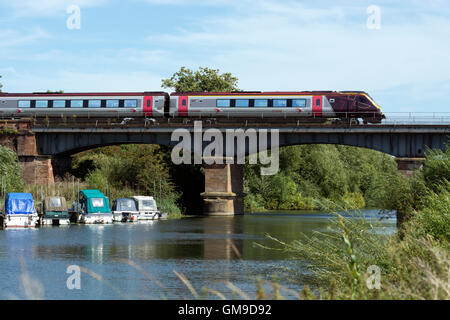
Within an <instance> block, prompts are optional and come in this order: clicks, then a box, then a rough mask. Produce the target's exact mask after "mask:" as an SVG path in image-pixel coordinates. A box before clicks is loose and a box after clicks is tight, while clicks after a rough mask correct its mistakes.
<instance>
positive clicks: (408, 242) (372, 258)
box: [272, 190, 450, 299]
mask: <svg viewBox="0 0 450 320" xmlns="http://www.w3.org/2000/svg"><path fill="white" fill-rule="evenodd" d="M424 201H425V203H426V204H427V205H426V208H425V209H423V210H422V211H418V212H415V213H414V214H413V216H412V217H411V219H410V220H409V221H408V222H406V223H405V225H404V230H403V231H404V232H402V234H401V236H400V235H398V234H396V235H393V236H389V235H386V234H385V233H380V232H379V228H380V226H377V224H376V223H372V222H370V221H369V220H366V219H364V218H363V217H361V216H358V215H356V216H355V215H354V216H353V217H351V218H348V217H343V216H341V215H336V216H335V217H334V218H333V219H332V225H331V227H330V230H328V231H329V232H327V233H322V232H315V233H314V236H312V237H307V236H302V237H301V238H300V239H299V240H296V241H293V242H292V243H284V242H282V241H280V240H277V239H274V238H272V239H273V240H274V241H275V242H276V243H278V244H280V245H281V248H282V250H285V251H287V252H289V253H290V254H291V255H292V256H293V257H294V258H295V259H299V260H301V261H308V262H309V265H308V267H309V269H310V270H311V271H312V272H313V275H314V276H313V286H314V288H315V290H314V293H313V294H311V295H309V298H320V299H450V287H449V285H450V284H449V277H450V255H449V252H450V246H449V243H450V242H449V240H450V237H449V234H450V233H449V231H450V220H449V219H450V192H449V191H448V190H447V191H442V192H441V193H439V194H435V193H432V194H430V195H429V196H428V197H426V199H424ZM371 266H376V267H378V268H379V270H380V271H381V274H380V279H381V287H380V289H374V288H373V286H369V285H368V281H371V275H372V273H370V272H369V271H368V270H369V267H371ZM291 277H296V275H295V274H292V275H291Z"/></svg>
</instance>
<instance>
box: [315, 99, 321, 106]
mask: <svg viewBox="0 0 450 320" xmlns="http://www.w3.org/2000/svg"><path fill="white" fill-rule="evenodd" d="M316 106H318V107H320V99H316Z"/></svg>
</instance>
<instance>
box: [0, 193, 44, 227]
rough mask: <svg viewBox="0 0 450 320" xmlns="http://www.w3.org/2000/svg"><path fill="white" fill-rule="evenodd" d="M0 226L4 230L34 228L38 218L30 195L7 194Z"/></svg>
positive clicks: (0, 217) (0, 216)
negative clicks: (4, 228)
mask: <svg viewBox="0 0 450 320" xmlns="http://www.w3.org/2000/svg"><path fill="white" fill-rule="evenodd" d="M0 220H1V223H0V225H1V226H3V227H6V228H34V227H36V225H37V223H38V220H39V216H38V214H37V212H36V209H35V207H34V199H33V196H32V195H31V193H8V194H7V195H6V198H5V204H4V212H3V213H2V214H1V215H0Z"/></svg>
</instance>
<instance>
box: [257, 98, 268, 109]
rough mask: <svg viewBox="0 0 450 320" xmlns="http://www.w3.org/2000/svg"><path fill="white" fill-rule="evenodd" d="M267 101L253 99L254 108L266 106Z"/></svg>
mask: <svg viewBox="0 0 450 320" xmlns="http://www.w3.org/2000/svg"><path fill="white" fill-rule="evenodd" d="M268 102H269V101H268V100H267V99H255V107H256V108H267V106H268V105H269V103H268Z"/></svg>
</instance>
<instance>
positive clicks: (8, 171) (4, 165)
mask: <svg viewBox="0 0 450 320" xmlns="http://www.w3.org/2000/svg"><path fill="white" fill-rule="evenodd" d="M2 181H3V182H4V183H6V193H8V192H22V191H23V188H24V181H23V179H22V167H21V166H20V164H19V160H18V158H17V155H16V154H15V153H14V152H12V151H10V150H8V149H6V148H4V147H2V146H0V183H2Z"/></svg>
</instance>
